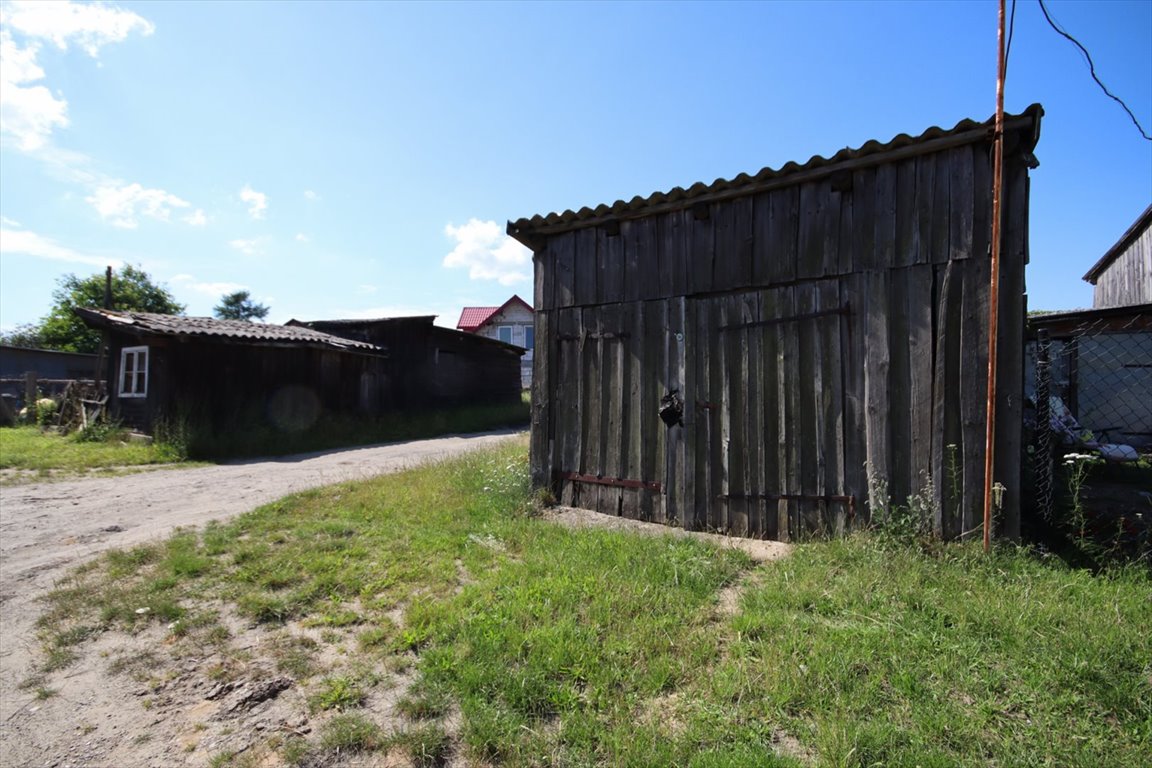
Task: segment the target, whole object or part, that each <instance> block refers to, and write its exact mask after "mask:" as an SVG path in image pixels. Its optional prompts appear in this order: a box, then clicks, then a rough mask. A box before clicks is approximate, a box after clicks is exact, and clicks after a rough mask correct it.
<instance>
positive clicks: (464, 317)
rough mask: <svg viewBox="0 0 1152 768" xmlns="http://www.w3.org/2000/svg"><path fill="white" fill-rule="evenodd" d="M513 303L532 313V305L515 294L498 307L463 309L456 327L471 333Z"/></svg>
mask: <svg viewBox="0 0 1152 768" xmlns="http://www.w3.org/2000/svg"><path fill="white" fill-rule="evenodd" d="M513 302H519V303H520V304H522V305H523V306H524V308H525V309H526V310H528V311H529V312H531V311H532V305H530V304H529V303H528V302H526V301H524V299H522V298H520V297H519V296H517V295H516V294H513V295H512V298H510V299H508V301H506V302H504V303H503V304H501V305H500V306H498V307H464V310H463V311H462V312H461V313H460V320H459V322H457V323H456V327H457V328H459V329H460V330H462V331H468V332H470V333H471V332H472V331H475V330H476V329H478V328H480V327H481V326H483V325H484V324H485V323H487V322H488V321H489V320H491V319H492V317H493V316H494V315H498V314H500V313H501V312H503V311H504V310H505V309H507V308H508V307H510V306H511V305H512V303H513Z"/></svg>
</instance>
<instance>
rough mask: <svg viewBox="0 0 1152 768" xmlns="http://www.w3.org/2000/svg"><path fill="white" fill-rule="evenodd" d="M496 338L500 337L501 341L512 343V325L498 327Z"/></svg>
mask: <svg viewBox="0 0 1152 768" xmlns="http://www.w3.org/2000/svg"><path fill="white" fill-rule="evenodd" d="M496 338H498V339H500V341H502V342H504V343H505V344H511V343H512V326H510V325H501V326H499V327H498V328H496Z"/></svg>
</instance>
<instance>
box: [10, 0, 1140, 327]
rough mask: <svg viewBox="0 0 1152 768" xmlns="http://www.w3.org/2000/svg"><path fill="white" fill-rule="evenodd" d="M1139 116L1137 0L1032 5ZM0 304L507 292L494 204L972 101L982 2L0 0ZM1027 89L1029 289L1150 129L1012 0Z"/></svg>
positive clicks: (929, 114) (987, 111)
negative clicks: (136, 271) (78, 287)
mask: <svg viewBox="0 0 1152 768" xmlns="http://www.w3.org/2000/svg"><path fill="white" fill-rule="evenodd" d="M1048 5H1049V8H1050V10H1051V12H1052V13H1053V15H1054V16H1055V18H1056V19H1057V20H1058V21H1059V22H1060V23H1061V24H1062V25H1063V26H1064V27H1065V28H1067V29H1068V30H1069V31H1070V32H1071V33H1072V34H1074V35H1075V36H1077V37H1078V38H1079V39H1080V40H1081V42H1083V43H1084V45H1085V46H1086V47H1087V48H1088V49H1089V50H1090V51H1091V52H1092V55H1093V58H1094V60H1095V62H1096V67H1097V72H1098V73H1099V75H1100V76H1101V78H1102V79H1103V80H1104V82H1105V83H1106V84H1107V85H1108V86H1109V87H1110V88H1111V89H1112V90H1113V91H1114V92H1115V93H1117V94H1119V95H1120V96H1122V97H1123V98H1124V99H1125V100H1126V101H1127V102H1128V104H1129V105H1130V106H1131V108H1132V110H1133V111H1134V112H1135V114H1136V115H1137V117H1138V118H1139V119H1140V121H1141V123H1142V124H1143V125H1144V126H1145V129H1146V130H1149V131H1152V2H1149V0H1136V1H1134V2H1123V1H1121V0H1103V1H1099V0H1094V1H1091V2H1079V1H1078V0H1068V1H1067V2H1061V1H1060V0H1049V2H1048ZM0 14H2V19H0V25H2V32H0V38H2V39H0V44H2V49H3V50H2V54H3V60H2V61H0V80H2V83H0V85H2V91H0V101H2V116H3V132H2V139H0V215H2V216H3V221H2V224H3V231H2V233H0V327H2V328H3V329H5V330H8V329H11V328H12V327H13V326H15V325H17V324H20V323H26V322H33V321H36V320H37V319H38V318H40V317H41V316H43V315H44V314H45V313H46V312H47V310H48V309H49V306H50V303H51V292H52V290H53V288H54V287H55V285H56V281H57V279H58V278H59V277H60V276H61V275H63V274H66V273H75V274H78V275H88V274H94V273H97V272H100V271H102V265H104V264H120V263H132V264H138V265H141V266H143V268H144V269H145V270H147V271H148V272H149V273H150V274H151V275H152V276H153V277H154V278H155V279H156V280H157V281H159V282H161V283H164V284H165V285H166V286H167V287H168V288H169V289H170V290H171V291H172V292H173V294H174V295H175V296H176V298H177V299H178V300H179V301H181V302H183V303H185V304H187V307H188V313H189V314H194V315H209V314H211V311H212V307H213V306H214V305H215V304H216V303H217V302H218V301H219V298H220V296H221V295H222V294H223V293H225V292H228V291H232V290H238V289H246V290H249V291H251V293H252V294H253V296H254V297H255V298H256V299H257V300H259V301H262V302H264V303H265V304H268V305H269V306H270V307H271V309H272V312H271V314H270V316H269V318H268V320H269V321H273V322H283V321H286V320H288V319H290V318H293V317H295V318H299V319H322V318H337V317H380V316H393V315H402V314H425V313H430V314H438V315H440V316H441V317H440V322H441V323H443V324H448V325H454V324H455V321H456V319H457V317H458V315H459V311H460V308H461V307H462V306H464V305H470V304H473V305H474V304H500V303H502V302H503V301H504V300H505V299H507V298H508V297H509V296H510V295H511V294H512V293H514V292H515V293H520V294H521V295H523V296H525V297H527V296H528V295H530V293H531V290H532V287H531V279H530V275H531V259H530V254H528V252H527V251H526V250H524V249H523V248H522V247H520V246H519V245H518V244H516V243H514V242H512V241H510V240H508V239H507V238H506V237H505V236H504V234H503V232H504V224H505V222H506V220H508V219H518V218H520V217H522V216H530V215H533V214H536V213H548V212H550V211H553V210H564V209H567V208H577V209H578V208H580V207H582V206H585V205H589V206H594V205H596V204H598V203H602V202H609V203H610V202H612V201H614V200H616V199H620V198H623V199H630V198H632V197H633V196H635V195H648V194H650V193H652V192H654V191H657V190H667V189H670V188H672V187H674V186H685V187H687V186H689V185H690V184H692V183H694V182H696V181H705V182H711V181H713V180H714V179H716V178H718V177H724V178H731V177H732V176H735V175H736V174H738V173H740V172H748V173H754V172H756V171H757V170H759V169H761V168H763V167H765V166H770V167H779V166H781V165H783V164H785V163H786V162H788V161H790V160H795V161H798V162H803V161H805V160H807V159H808V158H809V157H811V156H813V155H816V154H819V155H824V156H829V155H831V154H833V153H835V152H836V151H838V150H839V149H842V148H844V147H857V146H860V145H861V144H863V143H865V142H866V141H868V140H870V139H878V140H881V141H887V140H889V139H891V138H892V137H893V136H895V135H897V134H899V133H910V134H913V135H914V134H917V133H920V132H922V131H924V130H925V129H927V128H928V127H930V126H933V125H939V126H944V127H951V126H953V125H954V124H955V123H956V122H958V121H959V120H961V119H963V118H967V117H971V118H976V119H985V118H987V117H989V116H990V115H991V114H992V112H993V111H994V108H995V75H996V69H995V55H996V3H995V0H968V1H965V2H885V3H869V2H844V3H840V2H806V3H791V2H767V3H732V4H727V3H718V2H717V3H699V4H697V3H687V2H682V3H621V4H616V3H606V2H597V3H571V4H566V3H543V2H539V3H495V4H486V3H460V4H455V3H400V4H393V3H368V2H351V3H335V2H328V3H303V2H301V3H275V2H249V3H245V2H229V3H203V2H189V3H182V2H163V3H135V2H122V3H117V4H112V3H103V4H69V3H45V2H34V3H16V2H0ZM1037 101H1038V102H1041V103H1042V104H1043V105H1044V108H1045V110H1046V113H1047V114H1046V117H1045V119H1044V123H1043V129H1042V135H1041V139H1040V144H1039V146H1038V148H1037V150H1036V155H1037V157H1038V158H1039V159H1040V163H1041V165H1040V167H1039V168H1038V169H1037V170H1036V171H1034V172H1033V175H1032V197H1031V212H1032V220H1031V232H1032V238H1031V252H1032V264H1031V266H1030V268H1029V271H1028V287H1029V296H1030V306H1031V307H1032V308H1034V309H1061V308H1074V307H1082V306H1089V305H1090V304H1091V288H1090V287H1089V286H1088V285H1087V284H1086V283H1084V282H1082V281H1081V279H1080V277H1081V275H1083V274H1084V272H1085V271H1087V269H1088V268H1089V267H1090V266H1091V265H1092V264H1093V263H1094V262H1095V261H1096V260H1097V259H1098V258H1099V257H1100V256H1101V255H1102V254H1103V252H1104V251H1105V250H1107V248H1108V247H1109V246H1111V245H1112V243H1114V242H1115V241H1116V239H1117V238H1118V237H1119V236H1120V234H1121V233H1122V232H1123V231H1124V230H1125V229H1126V228H1127V227H1128V226H1129V225H1130V224H1131V223H1132V222H1133V221H1134V220H1135V218H1136V216H1137V215H1138V214H1139V213H1140V212H1141V211H1142V210H1143V209H1144V208H1145V207H1146V206H1147V205H1148V204H1149V202H1150V201H1152V142H1148V141H1145V140H1143V139H1142V138H1141V137H1140V136H1139V134H1138V133H1137V131H1136V129H1135V127H1134V126H1133V125H1132V124H1131V122H1130V121H1129V118H1128V117H1127V115H1125V114H1124V112H1123V111H1122V110H1121V109H1120V108H1119V106H1117V105H1116V104H1115V103H1114V102H1112V101H1111V100H1109V99H1108V98H1107V97H1106V96H1104V94H1103V93H1101V92H1100V90H1099V89H1098V88H1097V86H1096V85H1095V83H1093V82H1092V80H1091V79H1090V77H1089V74H1088V68H1087V65H1086V64H1085V63H1084V61H1083V59H1082V57H1081V56H1080V54H1079V53H1078V51H1077V50H1076V49H1075V48H1074V47H1073V46H1072V45H1071V44H1070V43H1068V42H1067V41H1066V40H1064V39H1062V38H1060V37H1058V36H1057V35H1056V34H1055V33H1054V32H1053V31H1052V30H1051V29H1050V28H1048V26H1047V24H1046V23H1045V22H1044V19H1043V17H1042V16H1041V13H1040V8H1039V5H1038V4H1037V2H1036V1H1035V0H1020V2H1019V5H1018V8H1017V12H1016V26H1015V34H1014V39H1013V43H1012V50H1011V60H1010V63H1009V75H1008V84H1007V109H1008V111H1009V112H1020V111H1022V110H1023V109H1024V108H1025V107H1027V106H1028V105H1029V104H1031V103H1032V102H1037Z"/></svg>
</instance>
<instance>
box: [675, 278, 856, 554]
mask: <svg viewBox="0 0 1152 768" xmlns="http://www.w3.org/2000/svg"><path fill="white" fill-rule="evenodd" d="M846 313H847V309H846V308H845V307H842V306H841V305H840V302H839V290H838V287H837V285H836V283H835V282H833V281H825V282H820V283H812V284H806V285H802V286H789V287H783V288H774V289H768V290H762V291H749V292H746V293H740V294H735V295H729V296H722V297H711V298H706V299H698V300H695V301H693V302H692V306H691V307H690V311H689V315H690V319H691V324H692V326H693V328H694V332H693V333H691V334H690V336H689V338H690V340H691V341H692V343H691V345H690V349H689V352H688V355H689V360H690V361H691V366H690V367H691V375H690V376H689V381H690V384H691V385H692V386H691V387H690V389H691V390H694V391H695V395H694V397H693V402H692V406H693V408H694V416H695V424H694V428H693V429H691V430H690V432H691V433H692V434H691V437H690V442H691V445H690V446H689V448H688V450H689V451H690V452H691V454H692V457H691V458H692V459H693V461H691V463H692V464H693V465H694V477H693V480H694V489H693V499H694V509H693V513H694V517H695V527H698V528H707V529H714V530H723V531H728V532H731V533H733V534H738V535H751V536H758V537H766V538H771V539H778V540H785V541H786V540H792V539H795V538H796V537H797V536H799V535H802V534H804V533H812V532H821V531H823V532H831V531H837V530H841V529H842V528H843V526H844V524H845V521H846V520H847V518H848V517H850V516H851V514H852V513H853V512H854V509H853V506H854V500H853V499H851V498H850V497H849V496H847V495H846V494H845V491H844V487H845V486H844V389H843V370H842V367H843V355H842V354H841V352H842V348H843V347H844V339H843V338H842V336H843V334H844V333H845V332H846V330H847V329H848V328H850V324H849V323H847V322H846ZM690 394H691V393H690Z"/></svg>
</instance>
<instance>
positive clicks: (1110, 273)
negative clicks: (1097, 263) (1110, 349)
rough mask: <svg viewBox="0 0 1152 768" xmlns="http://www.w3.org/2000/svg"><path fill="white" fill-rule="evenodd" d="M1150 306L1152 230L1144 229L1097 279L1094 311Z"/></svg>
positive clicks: (1151, 298) (1094, 291)
mask: <svg viewBox="0 0 1152 768" xmlns="http://www.w3.org/2000/svg"><path fill="white" fill-rule="evenodd" d="M1149 302H1152V227H1146V228H1145V229H1144V231H1143V232H1142V233H1141V234H1140V236H1139V237H1137V238H1136V239H1134V240H1133V241H1132V243H1131V244H1129V245H1128V247H1127V248H1125V249H1124V251H1123V252H1122V253H1121V254H1119V255H1118V256H1117V257H1116V258H1115V260H1114V261H1113V262H1112V263H1111V264H1109V265H1108V267H1107V268H1106V269H1105V270H1104V271H1103V272H1101V273H1100V275H1099V277H1097V278H1096V283H1095V287H1094V288H1093V290H1092V306H1093V307H1095V308H1096V309H1104V308H1107V307H1125V306H1131V305H1133V304H1147V303H1149Z"/></svg>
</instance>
